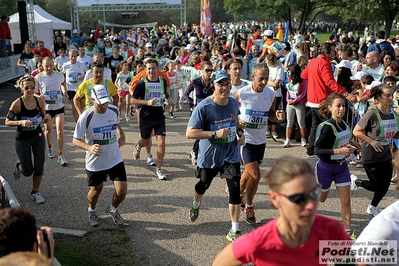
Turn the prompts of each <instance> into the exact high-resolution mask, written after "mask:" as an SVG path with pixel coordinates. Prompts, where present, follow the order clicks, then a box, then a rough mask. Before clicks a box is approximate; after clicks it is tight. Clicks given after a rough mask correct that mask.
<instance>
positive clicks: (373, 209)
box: [366, 205, 380, 217]
mask: <svg viewBox="0 0 399 266" xmlns="http://www.w3.org/2000/svg"><path fill="white" fill-rule="evenodd" d="M366 212H367V213H368V214H372V215H373V216H374V217H375V216H377V215H378V214H379V213H380V209H378V207H374V206H372V205H369V206H368V207H367V211H366Z"/></svg>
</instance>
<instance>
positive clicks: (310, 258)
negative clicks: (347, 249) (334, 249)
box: [213, 156, 350, 266]
mask: <svg viewBox="0 0 399 266" xmlns="http://www.w3.org/2000/svg"><path fill="white" fill-rule="evenodd" d="M265 178H266V184H267V185H268V186H269V192H268V196H269V198H270V201H271V203H272V205H273V206H274V207H276V208H277V209H278V210H279V213H280V216H279V217H278V218H276V219H274V220H272V221H270V222H268V223H267V224H265V225H263V226H261V227H258V228H257V229H255V230H253V231H251V232H250V233H248V234H246V235H244V236H241V237H239V238H238V239H236V240H235V241H234V242H233V243H231V244H229V245H228V246H227V247H225V248H224V249H223V250H222V252H221V253H220V254H219V255H218V256H217V257H216V259H215V261H214V262H213V265H214V266H217V265H230V266H234V265H243V264H245V263H250V262H252V263H254V264H255V265H298V264H301V263H304V264H306V265H319V256H317V255H316V256H315V254H319V241H320V240H349V239H350V238H349V236H348V235H347V234H346V233H345V231H344V228H343V227H342V225H341V224H340V223H339V222H338V221H337V220H335V219H331V218H327V217H324V216H321V215H318V214H316V213H317V205H318V201H319V198H320V194H321V189H320V187H319V185H318V184H317V182H316V178H315V176H314V169H313V167H312V166H310V165H309V164H308V162H306V160H303V159H299V158H294V157H290V156H285V157H282V158H280V159H278V160H277V162H276V164H275V165H274V166H273V167H272V168H271V169H270V170H269V171H268V172H266V174H265ZM305 262H306V263H305Z"/></svg>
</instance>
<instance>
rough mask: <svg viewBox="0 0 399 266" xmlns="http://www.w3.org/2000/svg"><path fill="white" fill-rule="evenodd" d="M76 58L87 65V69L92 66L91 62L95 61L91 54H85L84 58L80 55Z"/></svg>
mask: <svg viewBox="0 0 399 266" xmlns="http://www.w3.org/2000/svg"><path fill="white" fill-rule="evenodd" d="M76 60H78V61H79V62H81V63H82V64H83V65H85V67H86V68H87V69H89V68H90V65H91V62H92V61H93V60H92V58H91V57H90V56H88V55H85V56H84V57H83V58H82V57H80V56H78V58H77V59H76Z"/></svg>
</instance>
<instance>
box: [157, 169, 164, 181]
mask: <svg viewBox="0 0 399 266" xmlns="http://www.w3.org/2000/svg"><path fill="white" fill-rule="evenodd" d="M155 175H156V176H157V177H158V179H159V180H166V175H165V174H164V173H162V170H161V169H160V168H156V169H155Z"/></svg>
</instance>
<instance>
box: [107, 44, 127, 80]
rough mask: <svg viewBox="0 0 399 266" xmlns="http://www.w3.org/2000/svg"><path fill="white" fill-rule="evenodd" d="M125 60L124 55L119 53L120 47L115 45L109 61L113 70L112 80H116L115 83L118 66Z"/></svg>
mask: <svg viewBox="0 0 399 266" xmlns="http://www.w3.org/2000/svg"><path fill="white" fill-rule="evenodd" d="M123 60H124V59H123V56H121V55H120V54H119V47H118V46H114V47H113V48H112V55H111V56H110V57H109V58H108V63H107V66H108V68H110V69H111V71H112V82H114V83H115V80H116V75H117V74H118V73H117V72H116V67H117V66H118V65H119V63H120V62H122V61H123Z"/></svg>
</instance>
